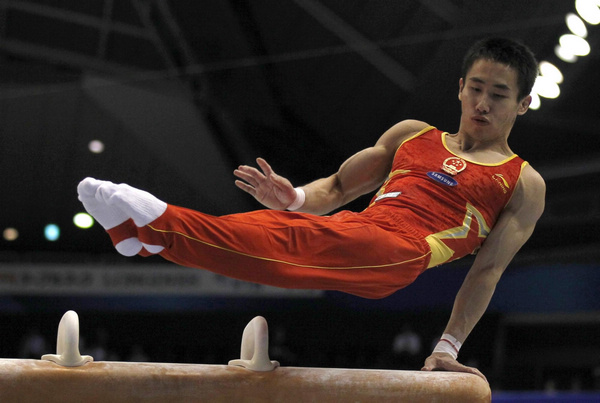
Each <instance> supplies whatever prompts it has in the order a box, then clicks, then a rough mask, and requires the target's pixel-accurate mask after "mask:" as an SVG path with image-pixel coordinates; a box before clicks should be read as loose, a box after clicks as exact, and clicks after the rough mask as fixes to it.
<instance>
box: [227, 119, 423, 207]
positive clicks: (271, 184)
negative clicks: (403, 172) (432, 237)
mask: <svg viewBox="0 0 600 403" xmlns="http://www.w3.org/2000/svg"><path fill="white" fill-rule="evenodd" d="M427 126H428V125H427V124H426V123H424V122H419V121H416V120H405V121H402V122H400V123H398V124H396V125H394V126H392V127H391V128H390V129H389V130H387V131H386V132H385V133H384V134H383V135H382V136H381V137H380V138H379V140H378V141H377V143H376V144H375V145H374V146H373V147H369V148H366V149H364V150H362V151H359V152H358V153H356V154H354V155H353V156H351V157H350V158H348V159H347V160H346V161H345V162H344V163H343V164H342V165H341V166H340V168H339V170H338V171H337V172H336V173H334V174H333V175H331V176H328V177H325V178H322V179H318V180H316V181H314V182H311V183H309V184H307V185H304V186H302V189H303V190H304V192H305V194H306V200H305V202H304V204H303V205H302V207H301V208H300V209H299V210H298V211H302V212H306V213H312V214H327V213H329V212H330V211H332V210H335V209H336V208H338V207H340V206H343V205H344V204H346V203H349V202H351V201H352V200H354V199H356V198H357V197H359V196H362V195H364V194H366V193H369V192H372V191H374V190H375V189H377V188H378V187H379V186H381V184H382V183H383V181H384V180H385V178H386V177H387V175H388V173H389V171H390V169H391V166H392V161H393V159H394V154H395V153H396V149H397V148H398V147H399V146H400V144H401V143H402V142H403V141H404V140H406V139H408V138H409V137H411V136H412V135H414V134H416V133H417V132H419V131H420V130H422V129H424V128H426V127H427ZM257 163H258V165H259V167H260V168H261V170H262V172H261V171H259V170H258V169H256V168H254V167H249V166H245V165H244V166H240V167H239V168H238V169H236V170H235V171H234V174H235V175H236V176H237V177H238V178H239V179H238V180H236V181H235V184H236V185H237V186H238V187H239V188H240V189H242V190H244V191H246V192H248V193H250V194H251V195H252V196H254V197H255V198H256V200H258V201H259V202H260V203H262V204H263V205H265V206H266V207H268V208H272V209H278V210H283V209H285V208H287V207H288V206H289V205H290V204H291V203H292V202H293V201H294V198H295V197H296V192H295V191H294V187H293V185H292V184H291V183H290V181H288V180H287V179H285V178H283V177H281V176H279V175H277V174H276V173H275V172H273V170H272V168H271V167H270V166H269V165H268V164H267V162H266V161H265V160H263V159H261V158H259V159H257Z"/></svg>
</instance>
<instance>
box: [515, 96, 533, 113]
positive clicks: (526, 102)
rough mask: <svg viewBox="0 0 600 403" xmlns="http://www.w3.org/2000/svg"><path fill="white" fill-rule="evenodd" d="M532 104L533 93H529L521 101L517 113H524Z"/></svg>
mask: <svg viewBox="0 0 600 403" xmlns="http://www.w3.org/2000/svg"><path fill="white" fill-rule="evenodd" d="M530 104H531V95H527V96H526V97H525V98H523V99H522V100H521V102H520V103H519V108H518V109H517V115H524V114H525V112H527V111H528V110H529V105H530Z"/></svg>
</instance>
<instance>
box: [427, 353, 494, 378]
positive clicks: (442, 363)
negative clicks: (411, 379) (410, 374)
mask: <svg viewBox="0 0 600 403" xmlns="http://www.w3.org/2000/svg"><path fill="white" fill-rule="evenodd" d="M421 371H452V372H467V373H470V374H474V375H477V376H479V377H481V378H483V379H484V380H485V381H486V382H487V379H486V377H485V375H483V374H482V373H481V371H479V370H478V369H477V368H473V367H467V366H466V365H463V364H461V363H460V362H458V361H456V359H454V358H453V357H452V356H450V354H444V353H433V354H431V355H430V356H429V357H427V359H426V360H425V365H424V366H423V368H421Z"/></svg>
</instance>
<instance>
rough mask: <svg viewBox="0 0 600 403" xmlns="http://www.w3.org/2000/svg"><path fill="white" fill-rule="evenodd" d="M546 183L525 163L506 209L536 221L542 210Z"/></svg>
mask: <svg viewBox="0 0 600 403" xmlns="http://www.w3.org/2000/svg"><path fill="white" fill-rule="evenodd" d="M545 199H546V183H545V181H544V178H542V175H540V174H539V173H538V172H537V171H536V170H535V169H533V167H532V166H531V165H529V164H528V163H525V165H524V167H523V169H522V171H521V176H520V177H519V181H518V182H517V186H516V188H515V191H514V193H513V196H512V198H511V200H510V202H509V203H508V205H507V209H508V210H511V211H513V212H515V213H520V215H525V216H527V217H530V218H531V219H533V220H535V221H537V219H538V218H539V217H540V216H541V215H542V212H543V211H544V205H545Z"/></svg>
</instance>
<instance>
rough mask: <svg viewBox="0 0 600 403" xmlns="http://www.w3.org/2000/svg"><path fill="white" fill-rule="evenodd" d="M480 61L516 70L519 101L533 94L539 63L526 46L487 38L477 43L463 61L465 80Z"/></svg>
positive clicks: (502, 39)
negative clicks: (488, 61) (495, 63)
mask: <svg viewBox="0 0 600 403" xmlns="http://www.w3.org/2000/svg"><path fill="white" fill-rule="evenodd" d="M480 59H485V60H491V61H494V62H498V63H502V64H505V65H507V66H509V67H512V68H513V69H515V71H516V72H517V84H518V86H519V93H518V95H517V98H518V100H521V99H523V98H525V97H526V96H527V95H529V94H530V93H531V89H532V88H533V84H534V83H535V79H536V78H537V76H538V62H537V60H536V59H535V55H534V54H533V52H532V51H531V50H530V49H529V48H528V47H527V46H526V45H524V44H522V43H521V42H519V41H516V40H514V39H508V38H486V39H482V40H480V41H478V42H476V43H475V44H474V45H473V46H471V48H470V49H469V51H468V52H467V54H466V55H465V58H464V60H463V65H462V78H463V79H465V78H466V76H467V73H468V72H469V70H470V69H471V67H473V64H474V63H475V62H476V61H477V60H480Z"/></svg>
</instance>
